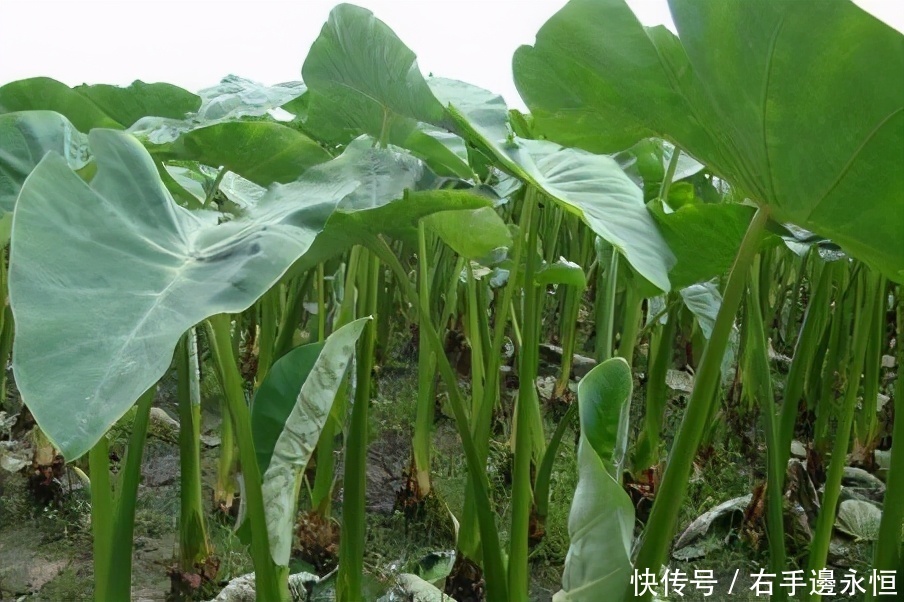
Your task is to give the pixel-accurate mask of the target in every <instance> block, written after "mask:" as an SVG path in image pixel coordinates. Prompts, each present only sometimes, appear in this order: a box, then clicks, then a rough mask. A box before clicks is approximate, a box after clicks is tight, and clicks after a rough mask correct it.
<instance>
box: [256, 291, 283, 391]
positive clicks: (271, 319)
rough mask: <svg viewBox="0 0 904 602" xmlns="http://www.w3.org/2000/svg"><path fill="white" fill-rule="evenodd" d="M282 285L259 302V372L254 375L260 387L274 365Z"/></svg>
mask: <svg viewBox="0 0 904 602" xmlns="http://www.w3.org/2000/svg"><path fill="white" fill-rule="evenodd" d="M280 288H281V287H280V285H276V286H274V287H273V288H271V289H270V290H269V291H267V292H266V293H264V296H263V297H261V299H260V301H259V302H258V303H259V305H260V311H261V317H260V335H259V337H258V339H257V370H256V371H255V374H254V380H255V385H256V386H260V384H261V383H262V382H264V379H265V378H266V377H267V372H269V371H270V365H271V364H272V362H273V360H274V358H273V351H274V348H275V342H276V315H277V313H279V308H278V304H279V293H280Z"/></svg>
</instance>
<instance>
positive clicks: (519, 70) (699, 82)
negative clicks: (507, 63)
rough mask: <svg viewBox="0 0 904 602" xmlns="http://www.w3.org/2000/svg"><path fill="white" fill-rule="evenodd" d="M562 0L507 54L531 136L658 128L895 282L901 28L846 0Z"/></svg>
mask: <svg viewBox="0 0 904 602" xmlns="http://www.w3.org/2000/svg"><path fill="white" fill-rule="evenodd" d="M670 7H671V10H672V14H673V18H674V21H675V24H676V27H677V29H678V32H679V37H680V39H679V37H675V36H674V35H673V34H671V33H670V32H669V31H668V30H666V29H664V28H662V27H656V28H649V29H646V28H644V27H642V26H641V25H640V23H639V22H638V21H637V19H636V18H635V17H634V15H633V14H632V13H631V11H630V9H629V8H628V7H627V5H626V4H625V2H624V0H572V1H571V2H569V3H568V4H567V5H566V6H565V7H564V8H563V9H562V10H561V11H559V12H558V13H557V14H556V15H555V16H553V17H552V19H550V20H549V21H548V22H547V23H546V24H545V25H544V26H543V27H542V28H541V29H540V31H539V33H538V34H537V41H536V43H535V45H534V46H533V47H527V46H525V47H522V48H519V49H518V51H517V52H516V53H515V57H514V71H515V82H516V85H517V87H518V90H519V91H520V92H521V95H522V97H523V98H524V99H525V102H526V103H527V105H528V106H529V107H530V109H531V112H532V114H533V116H534V131H535V132H536V133H538V134H542V135H545V136H547V137H548V138H550V139H552V140H556V141H558V142H560V143H562V144H568V145H574V146H580V147H582V148H585V149H588V150H591V151H594V152H613V151H616V150H620V149H623V148H626V147H628V146H630V145H631V144H633V143H635V142H637V141H638V140H640V139H641V138H645V137H650V136H658V137H664V138H668V139H669V140H671V141H673V142H674V143H675V144H677V145H678V146H680V147H681V148H682V149H685V150H687V151H688V152H689V153H690V154H691V155H692V156H694V157H695V158H697V159H699V160H700V161H702V162H703V163H705V164H706V165H707V166H708V167H710V168H711V169H712V170H713V171H714V172H716V173H717V174H719V175H720V176H721V177H723V178H724V179H725V180H727V181H728V182H730V183H731V184H732V185H734V186H736V187H739V188H740V189H741V190H743V191H744V193H745V194H746V195H748V196H749V197H750V198H752V199H753V200H755V201H756V202H757V203H758V204H760V205H763V206H768V207H769V208H770V209H771V211H772V214H773V218H774V219H776V220H777V221H781V222H792V223H794V224H797V225H799V226H801V227H803V228H806V229H807V230H810V231H813V232H816V233H818V234H820V235H822V236H825V237H827V238H830V239H832V240H833V241H835V242H836V243H838V244H840V245H841V246H842V247H843V248H844V249H845V250H846V251H848V252H849V253H850V254H852V255H854V256H855V257H858V258H860V259H862V260H864V261H867V262H869V263H871V264H873V265H875V266H877V267H878V268H880V269H882V270H883V271H885V272H886V273H887V274H888V275H889V276H891V277H893V278H895V279H896V280H898V281H904V219H900V216H901V215H902V213H904V170H902V169H901V168H900V149H901V148H902V147H904V35H902V34H901V33H900V32H897V31H895V30H894V29H892V28H891V27H889V26H887V25H885V24H883V23H882V22H881V21H879V20H878V19H876V18H874V17H872V16H871V15H869V14H868V13H866V12H864V11H863V10H862V9H860V8H858V7H857V6H855V5H854V4H853V3H851V2H849V1H847V0H835V1H833V2H826V3H824V4H822V5H821V6H820V10H819V11H815V12H814V11H813V10H812V6H811V5H810V4H808V3H806V2H798V1H796V0H764V1H761V2H747V1H744V0H725V1H722V2H700V1H696V0H670Z"/></svg>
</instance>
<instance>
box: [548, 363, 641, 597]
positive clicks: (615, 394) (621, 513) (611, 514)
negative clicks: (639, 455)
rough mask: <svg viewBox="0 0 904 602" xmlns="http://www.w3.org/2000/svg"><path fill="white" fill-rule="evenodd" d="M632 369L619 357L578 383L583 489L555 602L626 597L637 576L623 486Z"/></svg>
mask: <svg viewBox="0 0 904 602" xmlns="http://www.w3.org/2000/svg"><path fill="white" fill-rule="evenodd" d="M632 387H633V381H632V376H631V368H630V367H629V366H628V363H627V362H626V361H625V360H623V359H622V358H613V359H610V360H607V361H605V362H603V363H602V364H600V365H599V366H597V367H595V368H594V369H592V370H591V371H590V372H589V373H588V374H587V376H585V377H584V378H583V379H581V382H580V383H579V384H578V403H579V404H580V407H579V411H580V419H581V438H580V443H579V444H578V487H577V490H576V491H575V494H574V500H573V501H572V503H571V513H570V515H569V517H568V534H569V535H570V536H571V546H570V547H569V548H568V555H567V557H566V558H565V570H564V573H563V574H562V590H561V591H559V592H558V593H557V594H556V595H555V596H554V597H553V600H554V601H555V602H596V601H597V600H612V601H613V602H620V601H621V600H623V599H624V593H625V591H627V588H628V584H629V580H630V577H631V544H632V541H633V536H634V505H633V504H632V502H631V498H630V497H629V496H628V494H627V493H626V492H625V490H624V489H623V488H622V486H621V484H620V482H619V481H620V478H621V468H620V467H621V462H622V459H623V458H624V454H625V449H626V446H627V440H628V409H629V406H630V403H631V390H632Z"/></svg>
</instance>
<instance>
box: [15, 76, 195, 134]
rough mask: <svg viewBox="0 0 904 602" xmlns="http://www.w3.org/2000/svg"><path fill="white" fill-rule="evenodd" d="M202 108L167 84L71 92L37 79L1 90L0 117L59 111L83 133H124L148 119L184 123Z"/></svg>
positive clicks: (191, 96) (190, 96)
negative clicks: (97, 130) (96, 130)
mask: <svg viewBox="0 0 904 602" xmlns="http://www.w3.org/2000/svg"><path fill="white" fill-rule="evenodd" d="M200 105H201V99H200V98H199V97H198V96H196V95H195V94H192V93H191V92H188V91H187V90H183V89H182V88H179V87H176V86H173V85H171V84H165V83H156V84H146V83H144V82H142V81H135V82H134V83H133V84H132V85H130V86H129V87H127V88H120V87H118V86H110V85H105V84H98V85H94V86H85V85H83V86H76V87H75V88H70V87H69V86H67V85H66V84H63V83H61V82H58V81H56V80H54V79H50V78H49V77H34V78H31V79H23V80H19V81H14V82H12V83H9V84H6V85H5V86H3V87H0V113H9V112H12V111H26V110H49V111H56V112H57V113H61V114H63V115H65V116H66V117H67V118H68V119H69V120H70V121H71V122H72V124H73V125H74V126H75V127H76V128H78V129H79V130H80V131H82V132H87V131H90V130H91V129H93V128H99V127H105V128H116V129H124V128H127V127H129V126H131V125H132V124H133V123H135V122H136V121H138V120H139V119H141V118H142V117H145V116H148V115H154V116H157V117H164V118H169V119H182V118H184V117H185V115H186V114H187V113H190V112H193V111H196V110H198V107H199V106H200Z"/></svg>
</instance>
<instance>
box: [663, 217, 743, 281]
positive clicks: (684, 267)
mask: <svg viewBox="0 0 904 602" xmlns="http://www.w3.org/2000/svg"><path fill="white" fill-rule="evenodd" d="M754 211H755V210H754V208H753V207H747V206H745V205H736V204H731V203H720V204H718V205H708V204H696V203H694V204H690V205H685V206H684V207H681V208H680V209H678V210H677V211H675V212H674V213H669V214H663V213H662V212H661V211H658V210H654V211H653V212H652V213H653V215H654V216H655V218H656V221H657V222H658V224H659V228H660V232H662V235H663V237H664V238H665V240H666V241H667V242H668V245H669V248H671V249H672V251H674V253H675V256H676V257H677V262H676V263H675V268H674V269H673V270H672V271H671V272H670V273H669V278H670V279H671V280H672V285H673V286H675V287H676V288H683V287H686V286H688V285H691V284H695V283H697V282H702V281H705V280H709V279H711V278H714V277H716V276H721V275H722V274H726V273H728V270H730V269H731V266H732V264H733V263H734V258H735V255H737V253H738V249H739V248H740V246H741V240H742V239H743V238H744V233H745V232H746V231H747V226H748V225H749V224H750V220H751V219H752V218H753V213H754Z"/></svg>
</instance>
